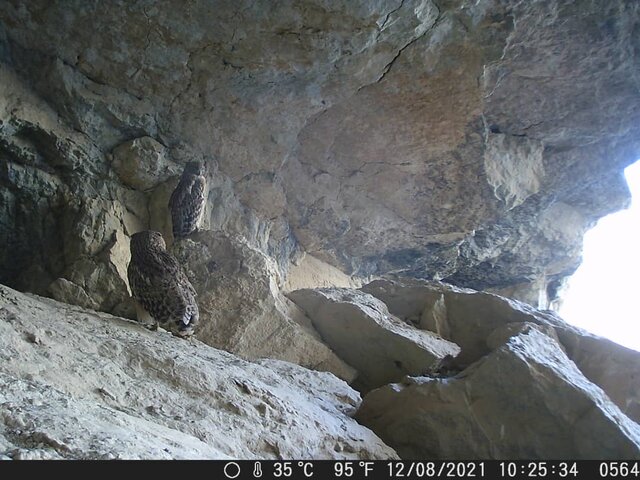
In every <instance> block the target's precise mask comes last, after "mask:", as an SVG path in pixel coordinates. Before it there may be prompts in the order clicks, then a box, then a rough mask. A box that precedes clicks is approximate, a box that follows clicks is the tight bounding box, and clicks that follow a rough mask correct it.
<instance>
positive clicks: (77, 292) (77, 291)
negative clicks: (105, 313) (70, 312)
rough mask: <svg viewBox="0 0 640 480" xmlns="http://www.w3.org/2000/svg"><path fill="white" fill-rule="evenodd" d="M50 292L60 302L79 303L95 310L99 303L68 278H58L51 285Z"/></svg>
mask: <svg viewBox="0 0 640 480" xmlns="http://www.w3.org/2000/svg"><path fill="white" fill-rule="evenodd" d="M49 293H50V294H51V297H52V298H55V299H56V300H58V301H59V302H64V303H70V304H72V305H79V306H81V307H84V308H90V309H92V310H95V309H97V308H98V304H97V303H96V302H94V301H93V300H92V299H91V297H89V295H87V292H86V291H85V290H84V288H82V287H81V286H80V285H76V284H75V283H73V282H70V281H69V280H67V279H66V278H58V279H56V280H55V281H53V282H51V285H49Z"/></svg>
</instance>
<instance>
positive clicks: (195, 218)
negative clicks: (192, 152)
mask: <svg viewBox="0 0 640 480" xmlns="http://www.w3.org/2000/svg"><path fill="white" fill-rule="evenodd" d="M204 174H205V165H204V163H202V162H189V163H187V164H186V165H185V167H184V171H183V172H182V177H181V178H180V183H178V186H177V187H176V189H175V190H174V191H173V193H172V194H171V198H170V199H169V210H171V221H172V224H173V237H174V238H176V239H178V238H184V237H186V236H187V235H189V234H191V233H193V232H194V231H195V230H196V229H197V228H198V222H199V221H200V217H201V216H202V212H203V211H204V203H205V190H206V186H207V181H206V179H205V177H204Z"/></svg>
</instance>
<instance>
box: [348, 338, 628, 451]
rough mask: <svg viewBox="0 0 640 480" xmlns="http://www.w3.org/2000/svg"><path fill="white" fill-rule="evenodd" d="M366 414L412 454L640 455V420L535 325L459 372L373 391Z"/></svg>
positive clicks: (370, 423) (391, 441) (362, 411)
mask: <svg viewBox="0 0 640 480" xmlns="http://www.w3.org/2000/svg"><path fill="white" fill-rule="evenodd" d="M357 418H358V419H359V421H361V422H362V423H363V424H365V425H367V426H369V427H370V428H372V429H373V430H374V431H375V432H377V433H378V434H379V435H380V437H381V438H382V439H383V440H385V441H386V442H387V443H389V444H390V445H392V446H394V447H395V448H396V449H397V451H398V453H399V454H400V456H401V457H402V458H430V459H549V458H554V459H619V458H628V459H638V458H640V426H638V424H636V423H635V422H633V421H631V420H629V418H628V417H626V416H625V415H624V414H622V412H621V411H620V410H619V409H618V408H617V407H616V406H615V405H614V404H613V403H612V402H611V401H610V399H609V398H608V397H607V395H606V394H605V393H604V392H603V391H602V390H601V389H600V388H599V387H597V386H596V385H594V384H592V383H591V382H589V381H588V380H587V379H586V378H585V377H584V376H583V375H582V373H581V372H580V371H579V370H578V369H577V368H576V366H575V364H574V363H573V362H572V361H571V360H570V359H569V358H568V357H567V356H566V355H565V354H564V353H563V351H562V348H561V347H560V345H558V344H557V343H556V342H555V341H554V340H553V339H552V338H550V337H548V336H546V335H544V334H543V333H541V332H540V331H539V330H538V329H537V328H535V327H532V328H529V329H527V330H525V331H523V332H521V333H519V334H516V335H514V336H513V337H511V338H509V339H508V341H507V342H506V343H505V344H503V345H502V346H501V347H500V348H498V349H496V350H495V351H493V352H492V353H491V354H489V355H488V356H486V357H485V358H483V359H481V360H479V361H478V362H477V363H475V364H473V365H471V366H470V367H469V368H467V369H466V370H464V371H463V372H461V373H460V374H459V375H457V376H455V377H453V378H446V379H437V378H429V377H417V378H408V379H407V380H406V381H405V382H403V383H402V384H392V385H387V386H385V387H382V388H380V389H377V390H374V391H372V392H370V393H369V394H367V396H366V397H365V398H364V401H363V404H362V407H361V408H360V410H359V411H358V414H357Z"/></svg>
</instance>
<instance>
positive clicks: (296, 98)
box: [0, 0, 640, 300]
mask: <svg viewBox="0 0 640 480" xmlns="http://www.w3.org/2000/svg"><path fill="white" fill-rule="evenodd" d="M638 18H640V10H639V7H638V5H637V2H635V1H633V0H620V1H618V2H609V3H607V4H605V5H603V4H602V2H600V1H596V0H584V2H575V1H559V0H553V1H549V2H515V3H514V2H493V1H489V0H480V1H478V2H467V1H462V0H451V1H446V2H442V1H432V0H404V1H400V0H393V1H387V2H381V1H369V0H357V1H348V2H347V1H336V2H331V3H330V4H327V3H326V2H322V1H319V0H308V1H305V2H302V3H295V4H294V5H290V4H284V3H283V4H274V5H270V6H268V7H266V6H265V5H264V4H261V3H259V2H258V3H253V2H250V1H241V2H240V3H237V4H236V3H234V2H231V3H226V4H225V3H217V4H216V8H215V9H211V8H210V5H209V3H208V2H205V1H195V2H192V3H190V4H189V6H188V7H184V6H183V5H182V2H178V1H176V0H163V1H162V2H160V3H157V4H154V5H146V4H144V5H143V4H140V3H132V4H127V5H124V6H123V7H122V8H118V9H112V8H109V7H108V6H107V5H105V4H101V3H83V2H79V1H75V2H73V4H72V5H69V4H68V3H66V2H53V3H52V2H50V1H48V0H34V1H30V2H28V3H26V4H22V3H15V2H9V3H8V4H7V5H6V8H3V9H2V11H1V12H0V61H2V62H4V63H3V66H4V65H6V70H8V71H9V70H13V71H15V72H18V74H19V75H20V78H22V79H24V80H25V82H28V83H29V85H30V86H31V87H32V88H33V89H34V90H35V92H37V94H38V95H39V96H41V97H42V98H41V99H38V100H39V102H38V103H37V105H40V106H42V105H44V106H46V109H47V110H48V111H49V112H51V113H53V114H54V115H52V116H51V119H52V120H53V121H52V122H50V123H47V125H45V124H44V123H38V122H33V121H32V122H31V124H36V125H39V126H40V127H42V128H39V129H37V131H38V132H45V133H46V134H47V135H42V134H41V133H36V135H34V134H33V133H32V132H29V131H28V130H29V129H22V130H21V131H22V134H21V135H13V134H9V133H8V130H5V134H3V138H4V139H7V138H10V139H11V140H10V142H8V143H9V144H10V145H11V148H10V149H11V150H12V151H14V152H15V151H16V150H19V149H20V148H18V147H23V146H24V143H25V142H24V136H26V137H27V140H28V142H27V143H31V145H30V146H31V148H29V149H28V150H30V155H31V154H33V155H32V156H35V157H38V156H40V157H49V158H50V159H51V160H50V165H56V166H57V167H64V168H67V169H70V170H72V171H79V170H84V171H85V172H86V174H85V175H84V177H83V178H82V181H84V182H86V183H88V184H90V185H91V186H92V187H93V188H94V189H96V186H97V185H99V184H100V183H101V182H102V181H103V180H104V178H106V177H108V176H109V175H113V177H116V178H112V180H114V181H117V182H121V181H122V178H124V179H125V180H124V181H125V182H131V178H133V177H132V174H129V173H126V172H125V174H124V175H123V176H122V178H120V177H118V176H117V175H116V174H115V173H113V172H111V171H110V169H109V168H108V163H109V162H108V161H107V159H106V155H107V154H108V153H109V152H111V151H112V150H113V149H114V148H115V149H116V150H117V149H118V146H119V145H123V144H124V145H128V146H129V147H130V146H131V142H132V139H133V142H134V143H135V142H136V141H137V142H147V143H150V144H152V145H154V146H155V147H158V145H157V144H155V143H153V142H158V143H159V144H161V145H166V146H167V148H168V149H169V150H170V156H171V158H172V160H175V161H176V162H178V163H181V162H182V160H183V159H178V158H177V157H175V156H174V148H175V147H176V146H187V147H188V149H191V150H192V151H193V153H194V155H195V156H196V157H198V158H205V159H207V161H208V163H210V164H213V163H216V164H217V167H218V169H217V171H216V181H217V182H219V186H220V188H219V190H217V192H216V193H215V196H214V197H213V198H215V200H216V201H218V202H220V205H217V206H216V207H215V212H214V213H213V214H212V215H210V216H209V218H208V219H207V221H209V222H210V223H211V224H212V225H221V226H222V228H221V229H222V230H225V232H226V233H228V234H231V235H237V234H240V235H243V236H245V237H246V238H248V239H250V237H251V235H250V234H249V231H251V230H253V231H254V232H255V230H256V229H257V228H254V227H257V226H258V225H264V223H263V224H260V223H259V221H262V222H267V223H268V222H269V221H270V220H273V221H274V222H275V221H277V222H279V223H281V224H283V225H284V224H286V225H287V229H289V231H290V232H292V235H291V238H295V239H296V241H297V242H298V243H299V245H298V246H299V247H300V248H301V249H302V250H305V251H306V252H308V253H310V254H312V255H314V256H315V257H317V258H320V259H322V260H323V261H326V262H328V263H330V264H332V265H333V266H336V267H338V268H340V269H341V270H343V271H345V272H346V273H347V274H348V275H352V274H355V275H357V276H360V277H369V276H372V275H381V274H388V273H401V274H404V275H408V276H414V277H419V278H427V279H446V280H447V281H448V282H449V283H453V284H456V285H460V286H466V287H473V288H476V289H486V288H496V289H503V288H509V287H510V286H512V285H513V284H522V285H524V284H527V283H529V282H530V283H531V284H532V288H536V289H537V288H538V284H539V283H540V282H542V281H543V282H547V283H549V282H552V281H555V280H556V279H561V278H563V277H566V276H567V275H569V274H570V273H572V272H573V270H575V268H576V267H577V265H578V264H579V261H580V251H581V242H582V234H583V233H584V231H585V230H586V229H587V228H589V227H590V226H591V225H592V224H593V222H594V221H595V220H597V219H598V218H599V217H600V216H602V215H604V214H606V213H609V212H611V211H614V210H616V209H619V208H621V207H623V206H625V205H626V204H627V203H628V201H629V192H628V190H627V187H626V185H625V183H624V179H623V177H622V174H621V172H622V169H623V168H624V167H625V166H626V165H628V164H629V163H630V162H632V161H634V160H635V159H636V158H637V152H638V151H639V148H640V144H639V141H638V138H640V126H639V125H640V121H638V120H639V117H638V112H639V111H640V109H638V108H637V107H638V104H639V95H638V89H637V80H636V77H637V74H636V71H637V58H636V55H634V54H633V52H635V51H636V40H635V39H636V35H635V32H636V25H637V22H638ZM113 25H116V26H117V27H118V28H111V26H113ZM107 26H108V27H109V28H107ZM61 31H64V32H67V34H66V35H64V36H61V35H60V32H61ZM629 52H631V53H629ZM585 59H586V60H585ZM3 70H5V68H3ZM15 91H16V90H15V89H12V90H8V89H7V90H3V94H2V100H0V102H2V103H5V104H7V107H8V108H3V106H2V105H0V112H1V115H2V121H3V125H11V128H12V129H13V128H14V127H15V125H16V122H15V120H16V118H18V119H21V118H25V115H23V112H24V111H25V110H30V111H31V112H34V111H38V109H37V108H35V109H34V108H33V107H34V105H36V103H30V102H26V103H24V105H28V106H22V107H21V108H19V109H18V110H17V111H15V112H14V109H13V107H14V106H16V105H19V104H20V102H16V101H15V96H14V95H13V94H14V93H15ZM45 102H46V103H45ZM44 106H43V108H45V107H44ZM30 118H31V120H33V116H31V117H30ZM53 124H57V125H58V127H56V128H53V127H50V125H53ZM61 126H64V128H66V129H67V130H68V131H67V132H62V130H64V128H62V127H61ZM70 132H73V134H70ZM68 133H69V135H68ZM20 137H22V138H20ZM151 138H152V139H154V141H151V140H148V139H151ZM70 139H73V143H70V142H69V141H68V140H70ZM143 139H147V140H143ZM87 145H88V146H89V147H88V148H85V146H87ZM154 146H150V148H149V149H146V150H145V149H143V151H146V152H149V153H150V154H151V156H150V157H149V158H156V157H155V155H156V153H158V152H160V151H162V150H163V149H162V148H160V147H158V148H157V149H156V148H155V147H154ZM60 147H65V148H60ZM123 148H124V147H123ZM127 148H128V147H127ZM51 152H58V153H57V154H54V155H51ZM60 153H61V154H60ZM161 156H162V155H160V157H161ZM141 158H142V157H141ZM145 158H146V157H145ZM161 161H162V160H161ZM145 162H146V163H144V162H143V164H138V166H139V167H141V168H140V169H139V170H138V171H145V172H149V173H150V174H152V175H150V176H146V175H145V178H137V179H136V180H135V182H136V184H137V185H138V186H139V187H144V186H148V185H150V184H152V183H155V182H156V180H161V181H164V180H166V178H165V177H164V176H163V175H164V173H158V175H159V178H154V177H153V175H155V172H156V170H154V169H155V168H156V167H159V165H154V163H153V162H147V161H146V160H145ZM57 167H56V168H57ZM160 177H161V178H160ZM64 180H65V181H70V179H68V178H65V179H64ZM76 181H77V182H79V181H80V180H79V179H76V180H74V182H71V183H75V182H76ZM5 183H6V182H5ZM9 190H10V189H9V188H6V189H5V188H3V190H2V198H3V199H5V198H7V199H9V200H8V201H9V202H10V203H11V204H12V205H15V204H16V199H15V198H13V197H11V195H14V197H15V192H14V191H13V190H11V192H12V193H11V195H10V194H9V193H8V191H9ZM496 194H497V196H498V198H496ZM87 197H88V193H84V194H83V198H87ZM21 201H22V202H24V200H22V199H21V200H17V202H18V204H19V203H20V202H21ZM242 206H244V207H246V211H244V210H243V208H242ZM11 208H13V207H11ZM54 210H55V209H53V208H52V206H47V205H40V210H38V218H48V219H49V222H50V224H54V225H57V224H58V223H59V222H58V221H57V220H56V217H55V216H54V215H53V214H52V212H53V211H54ZM11 215H13V213H12V214H11ZM252 216H255V218H257V219H259V220H255V221H254V220H251V221H245V219H247V218H252ZM566 225H570V227H571V228H569V227H566V228H565V226H566ZM262 228H266V227H262ZM8 230H10V229H8ZM282 230H283V231H284V230H285V229H284V228H283V229H282ZM34 235H35V233H34ZM33 243H34V244H39V242H36V241H34V242H33ZM274 243H275V244H276V245H275V246H274ZM271 248H272V250H271V251H270V252H269V253H270V254H273V255H274V256H275V255H276V253H277V254H278V255H282V254H283V253H286V252H290V249H288V250H286V252H280V251H278V250H277V242H275V241H274V242H272V246H271ZM265 251H266V250H265ZM52 253H58V252H52ZM76 253H77V252H76ZM283 256H284V255H283ZM50 257H51V258H55V256H50ZM289 260H290V258H278V259H276V261H277V262H279V263H282V264H285V263H287V262H289ZM29 266H31V267H34V268H35V266H36V263H35V262H34V264H32V265H29ZM50 267H51V266H47V268H43V269H44V270H45V271H46V272H47V278H46V281H45V282H44V284H45V286H44V287H45V288H46V287H47V286H48V285H49V283H51V281H53V280H55V279H57V278H59V277H60V276H61V271H62V270H64V268H50ZM24 270H27V269H26V268H25V269H24ZM37 273H38V272H33V273H31V274H28V275H27V276H28V277H34V276H36V274H37ZM65 276H66V277H68V275H65ZM26 283H28V282H26ZM87 293H88V294H89V295H92V292H87ZM520 298H533V299H534V300H535V298H537V296H536V295H527V294H526V292H523V293H522V295H521V297H520Z"/></svg>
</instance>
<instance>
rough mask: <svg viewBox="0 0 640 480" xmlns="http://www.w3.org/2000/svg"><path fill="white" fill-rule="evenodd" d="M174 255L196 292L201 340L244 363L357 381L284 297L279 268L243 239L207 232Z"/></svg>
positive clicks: (175, 249)
mask: <svg viewBox="0 0 640 480" xmlns="http://www.w3.org/2000/svg"><path fill="white" fill-rule="evenodd" d="M172 252H173V254H174V255H175V256H176V258H177V259H178V261H179V262H180V263H181V265H182V266H183V268H184V270H185V273H186V274H187V276H188V277H189V280H190V281H191V284H192V285H193V286H194V288H195V289H196V291H197V292H198V297H197V301H198V307H199V309H200V322H199V325H198V329H197V331H196V337H197V338H198V339H199V340H201V341H203V342H205V343H207V344H209V345H212V346H214V347H216V348H222V349H225V350H227V351H230V352H233V353H237V354H238V355H241V356H243V357H245V358H251V359H254V358H261V357H270V358H278V359H281V360H287V361H290V362H294V363H297V364H299V365H303V366H306V367H309V368H314V369H318V370H326V371H330V372H332V373H334V374H335V375H337V376H338V377H340V378H343V379H345V380H347V381H351V380H352V379H353V377H354V376H355V372H354V370H353V368H351V367H350V366H349V365H347V364H345V362H344V361H342V360H340V358H338V357H337V356H336V354H335V353H334V352H333V351H331V349H330V348H329V347H327V346H326V345H325V344H324V343H322V341H321V340H320V337H319V336H318V334H317V332H315V330H313V327H311V325H310V323H309V320H308V319H306V318H305V316H304V314H302V312H300V311H299V310H298V309H297V307H296V306H295V305H294V304H292V303H291V301H290V300H288V299H287V298H285V297H284V296H283V295H282V293H281V292H280V286H279V273H278V269H277V266H276V264H275V262H273V260H272V259H271V258H269V257H268V256H267V255H265V254H264V253H262V252H261V251H260V250H258V249H256V248H255V247H252V246H251V245H250V244H249V243H248V242H247V241H246V240H245V239H243V238H242V237H229V236H227V235H225V234H223V233H220V232H211V231H203V232H199V233H196V234H194V235H191V236H190V237H189V238H187V239H184V240H181V241H179V242H176V243H175V244H174V245H173V249H172Z"/></svg>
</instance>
